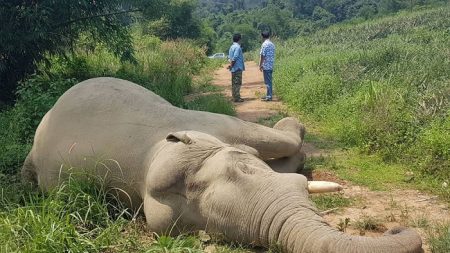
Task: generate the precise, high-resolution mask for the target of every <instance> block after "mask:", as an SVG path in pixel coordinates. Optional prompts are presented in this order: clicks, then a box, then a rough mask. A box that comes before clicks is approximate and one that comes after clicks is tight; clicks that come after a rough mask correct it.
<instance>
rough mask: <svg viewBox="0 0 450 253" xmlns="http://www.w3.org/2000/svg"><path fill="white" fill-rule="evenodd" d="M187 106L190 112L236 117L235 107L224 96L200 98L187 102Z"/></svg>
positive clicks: (215, 95)
mask: <svg viewBox="0 0 450 253" xmlns="http://www.w3.org/2000/svg"><path fill="white" fill-rule="evenodd" d="M185 106H186V108H188V109H190V110H197V111H209V112H214V113H221V114H227V115H236V111H235V110H234V107H233V105H232V104H231V103H230V101H228V100H227V99H226V98H225V97H224V96H223V95H222V94H210V95H204V96H199V97H197V98H196V99H194V100H192V101H189V102H186V105H185Z"/></svg>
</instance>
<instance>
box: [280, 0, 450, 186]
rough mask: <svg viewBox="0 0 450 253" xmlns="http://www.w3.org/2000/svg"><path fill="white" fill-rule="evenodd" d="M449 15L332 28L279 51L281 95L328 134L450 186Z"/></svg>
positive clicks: (426, 13) (429, 13) (447, 11)
mask: <svg viewBox="0 0 450 253" xmlns="http://www.w3.org/2000/svg"><path fill="white" fill-rule="evenodd" d="M448 27H450V7H449V6H446V7H440V8H435V9H431V10H422V11H417V12H412V13H410V12H404V13H401V14H400V15H397V16H392V17H386V18H383V19H379V20H373V21H367V22H364V23H360V24H356V25H355V24H343V25H337V26H333V27H330V28H329V29H326V30H323V31H320V32H317V33H315V34H312V35H310V36H306V37H299V38H296V39H293V40H290V41H288V42H287V43H285V44H284V45H282V46H281V47H279V50H278V56H279V59H280V60H279V61H278V63H277V66H276V68H277V71H276V73H275V80H277V83H276V89H277V92H278V94H280V96H281V97H282V98H283V100H284V101H286V102H287V104H288V105H289V106H290V107H291V108H293V109H295V110H297V111H299V112H301V113H302V114H303V115H306V116H307V117H309V118H310V119H311V120H314V121H317V122H319V123H320V124H322V125H323V126H324V129H328V132H327V134H328V135H329V136H333V137H334V138H335V139H337V140H338V141H340V142H342V143H344V144H346V145H348V146H357V147H360V149H361V150H363V151H365V152H368V153H378V154H380V155H381V156H382V157H383V159H384V160H385V161H405V162H407V163H409V164H410V165H412V166H414V167H416V168H418V169H420V170H421V171H422V172H425V173H427V174H431V175H433V176H434V177H436V178H440V179H441V180H445V179H448V178H450V170H449V169H448V168H450V149H449V147H450V134H449V133H450V106H449V105H450V57H449V56H450V47H449V41H450V33H449V30H448Z"/></svg>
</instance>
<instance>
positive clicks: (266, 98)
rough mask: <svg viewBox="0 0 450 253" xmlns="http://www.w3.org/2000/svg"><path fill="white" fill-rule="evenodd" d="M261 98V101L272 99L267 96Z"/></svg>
mask: <svg viewBox="0 0 450 253" xmlns="http://www.w3.org/2000/svg"><path fill="white" fill-rule="evenodd" d="M261 100H262V101H266V102H269V101H272V99H271V98H268V97H265V98H261Z"/></svg>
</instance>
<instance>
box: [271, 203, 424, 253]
mask: <svg viewBox="0 0 450 253" xmlns="http://www.w3.org/2000/svg"><path fill="white" fill-rule="evenodd" d="M289 209H290V210H289V211H279V212H278V213H277V214H278V215H279V216H280V217H275V218H274V219H273V221H272V224H271V225H270V226H269V228H268V230H266V231H269V232H268V233H266V235H268V237H267V238H268V241H266V242H265V243H268V244H273V243H277V244H278V245H279V246H281V247H282V248H283V252H311V253H314V252H320V253H341V252H346V253H352V252H355V253H356V252H365V253H382V252H397V253H416V252H417V253H418V252H423V251H422V241H421V238H420V236H419V235H418V234H417V233H416V232H415V231H414V230H412V229H407V228H400V227H398V228H394V229H392V230H390V231H388V232H386V233H385V234H384V235H383V236H381V237H375V238H374V237H362V236H352V235H348V234H345V233H343V232H340V231H338V230H337V229H335V228H332V227H330V226H329V225H328V224H327V223H326V222H325V221H324V220H323V219H322V217H320V216H319V215H318V214H317V213H316V211H315V210H314V208H308V207H307V206H303V207H300V208H299V207H297V208H289ZM266 246H268V245H266Z"/></svg>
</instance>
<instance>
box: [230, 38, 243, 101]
mask: <svg viewBox="0 0 450 253" xmlns="http://www.w3.org/2000/svg"><path fill="white" fill-rule="evenodd" d="M228 59H229V60H230V65H229V66H228V69H229V70H230V71H231V88H232V96H233V100H234V102H243V101H244V100H243V99H242V98H241V94H240V92H241V86H242V71H244V70H245V66H244V54H243V53H242V48H241V35H240V34H239V33H237V34H234V35H233V45H231V47H230V50H229V52H228Z"/></svg>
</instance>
